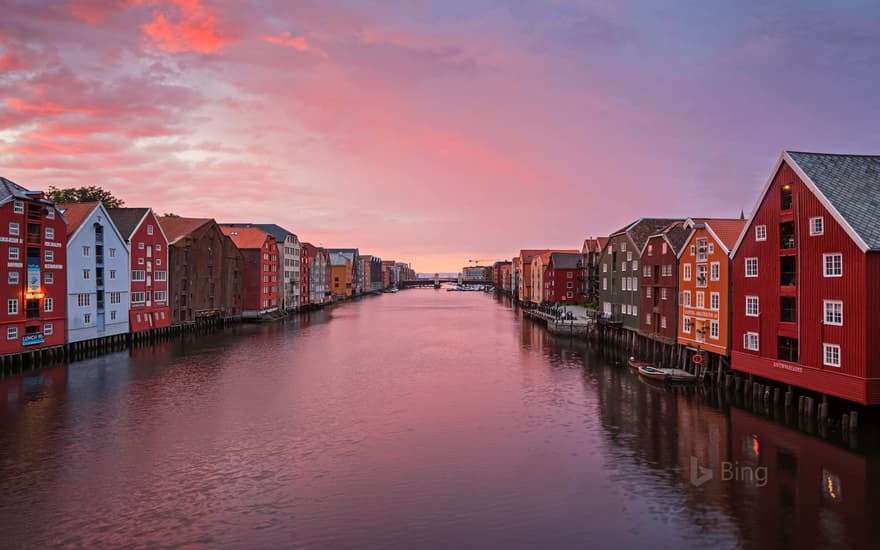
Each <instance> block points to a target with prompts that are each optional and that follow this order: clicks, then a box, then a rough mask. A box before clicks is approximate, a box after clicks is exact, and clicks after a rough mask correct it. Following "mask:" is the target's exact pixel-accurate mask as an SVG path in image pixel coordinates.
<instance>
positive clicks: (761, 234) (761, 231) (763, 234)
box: [755, 225, 767, 241]
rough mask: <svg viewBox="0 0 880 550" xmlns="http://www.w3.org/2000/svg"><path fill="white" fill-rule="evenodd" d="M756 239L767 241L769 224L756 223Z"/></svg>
mask: <svg viewBox="0 0 880 550" xmlns="http://www.w3.org/2000/svg"><path fill="white" fill-rule="evenodd" d="M755 240H756V241H766V240H767V226H766V225H756V226H755Z"/></svg>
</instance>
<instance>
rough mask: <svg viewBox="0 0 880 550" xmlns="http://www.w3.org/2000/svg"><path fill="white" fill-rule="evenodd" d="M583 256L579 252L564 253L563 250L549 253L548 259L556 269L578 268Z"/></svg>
mask: <svg viewBox="0 0 880 550" xmlns="http://www.w3.org/2000/svg"><path fill="white" fill-rule="evenodd" d="M582 259H583V256H581V255H580V254H566V253H564V252H554V253H552V254H550V260H551V261H552V262H553V266H554V267H555V268H556V269H579V268H580V267H581V260H582Z"/></svg>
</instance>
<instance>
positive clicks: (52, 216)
mask: <svg viewBox="0 0 880 550" xmlns="http://www.w3.org/2000/svg"><path fill="white" fill-rule="evenodd" d="M46 219H47V220H54V219H55V209H54V208H52V207H51V206H50V207H49V211H48V212H46Z"/></svg>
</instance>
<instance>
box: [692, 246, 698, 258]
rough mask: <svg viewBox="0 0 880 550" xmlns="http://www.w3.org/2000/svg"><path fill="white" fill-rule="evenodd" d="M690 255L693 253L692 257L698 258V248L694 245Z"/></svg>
mask: <svg viewBox="0 0 880 550" xmlns="http://www.w3.org/2000/svg"><path fill="white" fill-rule="evenodd" d="M690 253H691V256H696V255H697V247H696V246H694V245H691V249H690Z"/></svg>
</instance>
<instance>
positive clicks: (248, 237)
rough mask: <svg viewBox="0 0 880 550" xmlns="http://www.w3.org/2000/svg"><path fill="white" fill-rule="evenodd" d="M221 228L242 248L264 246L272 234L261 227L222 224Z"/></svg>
mask: <svg viewBox="0 0 880 550" xmlns="http://www.w3.org/2000/svg"><path fill="white" fill-rule="evenodd" d="M220 230H221V231H223V234H224V235H226V236H227V237H229V238H230V239H232V242H234V243H235V246H237V247H238V248H241V249H247V248H263V245H264V244H266V239H267V238H268V237H271V236H272V235H270V234H269V233H267V232H265V231H263V230H262V229H260V228H259V227H229V226H228V225H221V226H220ZM285 237H286V235H285Z"/></svg>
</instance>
